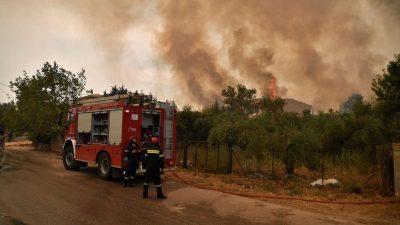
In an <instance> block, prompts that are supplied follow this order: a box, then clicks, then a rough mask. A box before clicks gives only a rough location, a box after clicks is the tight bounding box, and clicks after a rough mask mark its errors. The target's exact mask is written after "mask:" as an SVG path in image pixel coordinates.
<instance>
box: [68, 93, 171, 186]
mask: <svg viewBox="0 0 400 225" xmlns="http://www.w3.org/2000/svg"><path fill="white" fill-rule="evenodd" d="M144 97H146V96H145V95H143V94H137V93H135V94H133V93H129V94H124V95H114V96H107V97H103V96H96V97H90V96H89V97H88V98H85V99H81V100H79V101H78V103H77V104H76V106H74V107H72V108H71V109H70V110H69V112H68V115H67V127H66V132H65V142H64V145H63V151H62V156H63V164H64V167H65V169H67V170H78V169H79V168H80V167H86V166H87V165H88V163H96V164H97V170H98V174H99V176H100V177H101V178H102V179H109V178H111V177H112V176H113V173H114V172H115V171H121V170H120V169H121V168H122V167H123V157H124V150H125V147H126V146H127V144H128V142H129V139H130V138H131V137H133V138H134V139H135V140H136V142H137V143H140V145H141V147H143V148H144V147H145V145H146V144H147V143H148V142H149V141H150V139H151V137H158V139H159V141H160V143H159V144H160V146H161V148H162V149H163V150H164V159H165V165H166V166H169V167H174V166H175V159H176V158H175V157H176V154H175V153H176V106H175V104H174V102H173V101H165V102H160V101H155V100H154V99H151V98H150V99H149V98H147V102H146V98H144Z"/></svg>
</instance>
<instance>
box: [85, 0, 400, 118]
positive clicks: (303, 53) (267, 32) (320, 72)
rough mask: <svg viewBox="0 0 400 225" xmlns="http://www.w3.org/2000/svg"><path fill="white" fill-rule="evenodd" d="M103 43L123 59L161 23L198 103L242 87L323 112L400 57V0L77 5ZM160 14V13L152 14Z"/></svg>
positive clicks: (161, 35) (175, 67)
mask: <svg viewBox="0 0 400 225" xmlns="http://www.w3.org/2000/svg"><path fill="white" fill-rule="evenodd" d="M77 4H78V6H79V7H77V8H81V7H83V9H82V10H81V14H84V15H83V17H84V19H85V21H86V23H87V24H88V25H89V28H88V29H89V31H91V32H92V34H93V37H94V38H95V39H96V40H97V43H99V44H100V45H102V46H104V48H105V49H106V50H107V51H108V54H109V56H110V59H112V60H119V59H120V56H121V51H122V49H123V47H124V46H123V44H122V40H123V39H122V37H123V34H124V32H125V31H126V30H127V29H129V27H130V26H132V25H134V23H135V21H137V20H138V18H140V19H141V21H143V20H146V19H148V20H151V19H152V18H151V16H149V15H151V13H154V14H156V15H157V18H160V19H161V24H160V27H159V29H160V30H161V31H160V32H157V33H155V34H154V35H155V40H156V41H155V44H154V48H155V51H157V52H158V54H159V56H160V58H161V59H162V61H163V62H164V63H165V64H167V65H170V68H171V71H170V72H171V73H172V75H173V78H174V79H175V81H176V84H177V88H179V89H181V91H182V92H183V93H185V94H186V96H181V98H184V99H185V100H186V103H189V104H198V105H204V104H209V103H211V102H212V100H213V99H215V98H216V97H218V96H220V93H221V90H222V89H223V88H225V87H226V86H227V85H235V84H236V83H238V82H241V83H244V84H245V85H246V86H248V87H252V88H253V87H254V88H257V90H258V92H259V93H267V88H268V84H269V82H270V80H276V82H277V85H278V94H279V95H285V94H286V95H287V96H288V97H292V98H295V99H298V100H301V101H305V102H307V103H311V104H313V105H314V107H315V108H316V109H317V110H318V109H325V110H326V109H328V108H330V107H334V108H336V107H337V106H338V105H339V103H340V102H342V101H343V100H345V99H347V97H348V96H350V95H351V94H352V93H355V92H357V93H362V94H363V95H368V94H369V93H370V83H371V80H372V78H373V77H374V76H375V75H376V74H377V73H379V72H380V71H381V69H382V68H383V67H384V66H385V63H386V61H387V60H388V59H390V58H391V57H392V54H394V53H398V51H400V44H399V41H398V40H399V38H400V31H399V25H400V16H399V15H400V13H399V9H400V6H399V5H400V4H399V2H398V1H397V2H396V1H325V0H296V1H282V0H268V1H265V0H250V1H245V2H244V1H241V0H220V1H211V0H210V1H194V0H193V1H192V0H188V1H185V0H182V1H173V0H166V1H159V2H157V3H154V2H153V3H151V4H148V3H147V2H143V3H142V2H140V1H102V2H100V3H99V4H97V3H96V5H93V4H91V3H90V5H89V3H85V1H84V2H83V3H77ZM149 12H150V13H149Z"/></svg>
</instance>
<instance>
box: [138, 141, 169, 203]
mask: <svg viewBox="0 0 400 225" xmlns="http://www.w3.org/2000/svg"><path fill="white" fill-rule="evenodd" d="M145 160H146V174H145V180H144V185H143V198H148V193H149V182H150V181H151V180H153V182H154V184H155V185H156V189H157V198H159V199H165V198H167V196H165V195H164V194H163V192H162V188H161V177H160V174H161V173H164V153H163V151H162V149H161V147H160V145H159V144H158V138H157V137H152V138H151V145H150V146H149V147H148V148H147V150H146V153H145Z"/></svg>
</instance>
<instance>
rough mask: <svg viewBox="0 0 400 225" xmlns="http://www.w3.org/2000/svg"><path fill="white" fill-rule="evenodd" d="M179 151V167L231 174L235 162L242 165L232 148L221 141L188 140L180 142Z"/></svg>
mask: <svg viewBox="0 0 400 225" xmlns="http://www.w3.org/2000/svg"><path fill="white" fill-rule="evenodd" d="M177 152H178V155H177V165H178V167H181V168H184V169H188V170H194V171H202V172H205V173H223V174H230V173H232V168H233V166H234V163H235V164H238V165H240V161H239V160H238V158H237V157H236V154H235V152H234V151H233V150H232V148H231V147H229V146H227V145H223V144H219V143H213V144H209V143H208V142H206V141H186V142H185V143H178V151H177ZM240 167H241V165H240ZM242 170H243V169H242ZM243 172H244V171H243Z"/></svg>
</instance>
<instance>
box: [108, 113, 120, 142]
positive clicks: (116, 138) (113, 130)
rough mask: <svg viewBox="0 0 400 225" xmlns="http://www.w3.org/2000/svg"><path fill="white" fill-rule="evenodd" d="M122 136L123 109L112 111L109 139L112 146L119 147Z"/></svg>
mask: <svg viewBox="0 0 400 225" xmlns="http://www.w3.org/2000/svg"><path fill="white" fill-rule="evenodd" d="M121 136H122V109H118V110H113V111H110V123H109V137H108V141H109V143H110V144H111V145H119V144H120V143H121Z"/></svg>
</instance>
